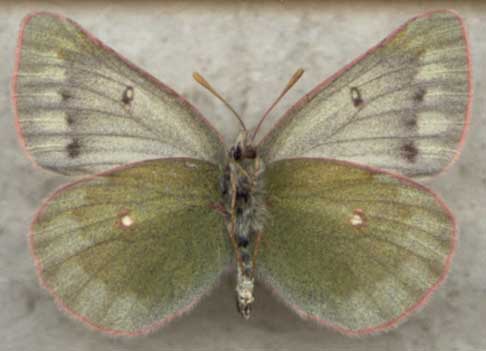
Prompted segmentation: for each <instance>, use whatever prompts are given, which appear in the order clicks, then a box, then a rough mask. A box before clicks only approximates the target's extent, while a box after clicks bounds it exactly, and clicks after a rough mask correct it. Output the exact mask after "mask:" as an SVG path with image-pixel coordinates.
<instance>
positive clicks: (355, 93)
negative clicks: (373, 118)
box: [350, 87, 364, 107]
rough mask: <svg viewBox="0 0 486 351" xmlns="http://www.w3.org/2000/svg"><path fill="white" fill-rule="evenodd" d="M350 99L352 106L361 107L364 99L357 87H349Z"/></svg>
mask: <svg viewBox="0 0 486 351" xmlns="http://www.w3.org/2000/svg"><path fill="white" fill-rule="evenodd" d="M350 94H351V101H352V102H353V106H354V107H363V105H364V100H363V97H362V96H361V91H360V90H359V89H358V88H357V87H351V89H350Z"/></svg>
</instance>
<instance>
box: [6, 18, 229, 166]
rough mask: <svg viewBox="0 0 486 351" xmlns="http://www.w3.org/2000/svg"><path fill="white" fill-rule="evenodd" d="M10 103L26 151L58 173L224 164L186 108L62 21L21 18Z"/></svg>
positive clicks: (213, 135) (214, 138)
mask: <svg viewBox="0 0 486 351" xmlns="http://www.w3.org/2000/svg"><path fill="white" fill-rule="evenodd" d="M13 99H14V107H15V109H16V113H17V124H18V129H19V132H20V134H21V136H22V137H23V142H24V144H25V147H26V149H27V151H28V152H29V153H30V154H31V155H32V156H33V159H34V160H35V161H36V162H37V163H38V164H40V166H42V167H44V168H47V169H50V170H52V171H55V172H58V173H63V174H86V173H88V174H89V173H95V172H99V171H104V170H107V169H110V168H112V167H114V166H117V165H122V164H126V163H130V162H136V161H141V160H144V159H150V158H159V157H193V158H198V159H202V160H207V161H210V162H213V163H219V162H220V161H221V159H222V155H223V150H224V147H223V144H222V142H221V139H220V137H219V136H218V134H217V132H216V131H215V130H214V129H213V128H212V127H210V126H209V125H208V124H207V122H206V121H205V120H204V118H203V117H202V116H201V115H200V114H199V113H198V112H197V111H196V110H195V109H194V108H193V107H192V106H191V105H189V103H188V102H187V101H185V100H184V99H183V98H182V97H180V96H179V95H177V94H176V93H175V92H173V91H172V90H171V89H170V88H168V87H166V86H165V85H163V84H162V83H160V82H158V81H157V80H156V79H155V78H153V77H151V76H149V75H148V74H147V73H145V72H143V71H142V70H140V69H138V68H136V67H135V66H134V65H132V64H131V63H129V62H127V61H126V60H124V59H123V58H122V57H121V56H119V55H118V54H116V53H115V52H114V51H113V50H111V49H109V48H108V47H106V46H104V45H103V44H102V43H101V42H100V41H98V40H97V39H95V38H93V37H92V36H90V35H89V34H88V33H87V32H86V31H84V30H83V29H82V28H81V27H80V26H79V25H77V24H76V23H74V22H73V21H71V20H69V19H67V18H64V17H61V16H57V15H52V14H48V13H40V14H34V15H31V16H28V17H26V18H25V19H24V21H23V23H22V28H21V34H20V37H19V43H18V49H17V63H16V72H15V75H14V79H13Z"/></svg>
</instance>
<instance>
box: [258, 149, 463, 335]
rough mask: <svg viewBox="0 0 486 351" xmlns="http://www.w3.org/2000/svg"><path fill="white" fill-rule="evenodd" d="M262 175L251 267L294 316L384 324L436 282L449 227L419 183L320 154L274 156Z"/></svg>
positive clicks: (355, 330)
mask: <svg viewBox="0 0 486 351" xmlns="http://www.w3.org/2000/svg"><path fill="white" fill-rule="evenodd" d="M264 178H265V184H266V193H267V203H268V215H269V220H268V225H267V226H266V227H265V229H264V234H263V236H262V240H261V244H260V251H259V252H260V253H259V259H258V268H257V270H258V271H259V275H260V276H261V277H262V278H263V280H264V281H266V282H267V283H269V284H270V286H271V287H273V288H274V289H275V290H276V292H277V293H278V294H279V295H281V296H282V297H283V298H284V301H285V302H287V303H288V304H289V305H290V306H291V307H292V308H294V309H295V310H296V311H297V312H298V313H299V314H300V315H301V316H303V317H305V318H311V319H315V320H317V321H319V322H321V323H323V324H327V325H329V326H331V327H333V328H335V329H337V330H339V331H341V332H343V333H346V334H367V333H373V332H378V331H381V330H386V329H389V328H391V327H393V326H395V325H396V324H397V323H398V322H400V321H401V320H403V319H404V318H405V317H406V316H407V315H409V314H410V313H411V312H412V311H414V310H415V309H416V308H418V307H419V306H420V305H421V304H422V303H424V301H425V300H426V299H427V298H428V297H429V295H430V294H431V293H432V292H433V291H434V289H435V288H436V287H437V286H438V285H439V283H441V282H442V281H443V280H444V278H445V276H446V273H447V271H448V269H449V264H450V262H451V258H452V254H453V251H454V247H455V230H456V229H455V223H454V219H453V218H452V215H451V214H450V212H449V210H448V209H447V207H446V206H445V205H444V204H443V203H442V201H441V200H439V199H438V198H437V197H436V196H435V195H434V194H433V193H431V192H430V191H429V190H427V189H425V188H424V187H422V186H420V185H418V184H416V183H414V182H412V181H409V180H406V179H404V178H400V177H397V176H394V175H391V174H388V173H383V172H382V171H378V170H374V169H371V168H367V167H363V166H357V165H354V164H351V163H347V162H340V161H335V160H324V159H292V160H282V161H277V162H275V163H272V164H270V165H268V167H267V169H266V171H265V175H264Z"/></svg>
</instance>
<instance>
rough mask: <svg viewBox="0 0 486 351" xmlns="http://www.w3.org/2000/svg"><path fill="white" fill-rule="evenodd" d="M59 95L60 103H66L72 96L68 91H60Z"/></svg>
mask: <svg viewBox="0 0 486 351" xmlns="http://www.w3.org/2000/svg"><path fill="white" fill-rule="evenodd" d="M59 95H61V98H62V101H63V102H65V101H67V100H69V99H71V98H72V97H73V95H72V94H71V93H70V92H69V91H67V90H65V89H63V90H61V91H60V92H59Z"/></svg>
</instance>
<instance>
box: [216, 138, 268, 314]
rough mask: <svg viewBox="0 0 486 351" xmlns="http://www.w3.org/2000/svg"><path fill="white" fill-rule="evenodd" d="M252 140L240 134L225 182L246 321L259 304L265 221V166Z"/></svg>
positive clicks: (240, 303) (240, 301)
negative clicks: (257, 274) (259, 265)
mask: <svg viewBox="0 0 486 351" xmlns="http://www.w3.org/2000/svg"><path fill="white" fill-rule="evenodd" d="M248 140H249V138H248V135H247V133H246V132H244V133H242V134H240V136H239V137H238V139H237V141H236V143H235V145H234V146H233V147H232V148H231V149H230V151H229V152H228V161H227V164H226V166H225V169H224V176H223V179H222V193H223V199H224V205H225V210H226V214H227V216H226V220H227V221H226V223H227V228H228V233H229V236H230V241H231V243H232V245H233V248H234V250H235V258H236V265H237V285H236V293H237V306H238V310H239V311H240V313H241V315H242V316H243V317H244V318H246V319H248V318H249V317H250V313H251V305H252V303H253V302H254V300H255V299H254V296H253V289H254V273H255V262H256V260H255V259H256V253H257V248H258V241H259V239H260V236H261V232H262V227H263V220H264V217H265V208H264V201H263V191H262V188H263V184H262V179H261V178H262V177H261V175H262V173H263V162H262V160H261V159H260V158H259V157H258V154H257V150H256V148H255V147H254V146H252V145H251V144H250V143H249V142H248Z"/></svg>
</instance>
